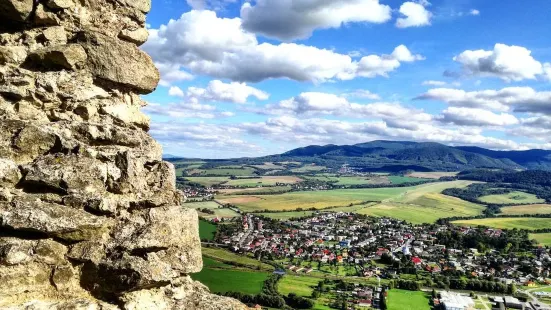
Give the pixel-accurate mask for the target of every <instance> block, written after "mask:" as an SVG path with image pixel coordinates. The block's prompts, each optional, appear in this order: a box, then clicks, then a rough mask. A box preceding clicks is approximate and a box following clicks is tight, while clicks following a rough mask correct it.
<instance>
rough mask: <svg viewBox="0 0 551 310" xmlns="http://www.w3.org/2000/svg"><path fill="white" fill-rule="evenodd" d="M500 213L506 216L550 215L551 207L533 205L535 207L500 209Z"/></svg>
mask: <svg viewBox="0 0 551 310" xmlns="http://www.w3.org/2000/svg"><path fill="white" fill-rule="evenodd" d="M501 212H502V213H503V214H506V215H517V214H551V205H548V204H535V205H524V206H512V207H503V208H501Z"/></svg>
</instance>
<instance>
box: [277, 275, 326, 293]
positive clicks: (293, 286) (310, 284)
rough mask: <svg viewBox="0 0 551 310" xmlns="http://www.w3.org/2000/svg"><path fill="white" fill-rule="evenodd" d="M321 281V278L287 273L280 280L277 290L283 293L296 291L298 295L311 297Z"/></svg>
mask: <svg viewBox="0 0 551 310" xmlns="http://www.w3.org/2000/svg"><path fill="white" fill-rule="evenodd" d="M320 281H321V279H318V278H311V277H300V276H293V275H285V276H284V277H283V278H282V279H281V280H279V282H278V284H277V291H278V292H279V293H280V294H282V295H288V294H289V293H295V294H297V295H298V296H302V297H310V296H312V292H313V291H314V288H315V287H316V286H318V283H319V282H320Z"/></svg>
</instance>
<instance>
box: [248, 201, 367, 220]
mask: <svg viewBox="0 0 551 310" xmlns="http://www.w3.org/2000/svg"><path fill="white" fill-rule="evenodd" d="M375 204H376V203H375V202H374V203H369V204H362V205H354V206H347V207H336V208H331V209H324V210H321V212H355V213H358V211H360V210H361V209H363V208H367V207H368V206H371V205H375ZM314 213H315V211H289V212H274V213H258V214H259V215H262V216H265V217H269V218H272V219H276V220H288V219H290V218H293V217H305V216H310V215H312V214H314Z"/></svg>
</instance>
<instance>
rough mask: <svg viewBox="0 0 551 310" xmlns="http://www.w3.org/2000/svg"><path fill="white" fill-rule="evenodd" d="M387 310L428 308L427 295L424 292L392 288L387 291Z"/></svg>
mask: <svg viewBox="0 0 551 310" xmlns="http://www.w3.org/2000/svg"><path fill="white" fill-rule="evenodd" d="M387 305H388V309H389V310H429V309H430V305H429V296H428V295H427V294H426V293H424V292H412V291H405V290H399V289H394V290H390V291H388V297H387Z"/></svg>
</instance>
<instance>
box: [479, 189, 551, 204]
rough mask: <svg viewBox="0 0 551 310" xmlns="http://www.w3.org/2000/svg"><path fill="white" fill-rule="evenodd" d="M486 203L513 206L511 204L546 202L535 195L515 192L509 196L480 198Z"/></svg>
mask: <svg viewBox="0 0 551 310" xmlns="http://www.w3.org/2000/svg"><path fill="white" fill-rule="evenodd" d="M478 199H479V200H480V201H482V202H485V203H493V204H511V203H519V204H520V203H544V202H545V200H544V199H541V198H538V197H537V196H536V195H534V194H529V193H525V192H520V191H513V192H510V193H508V194H501V195H486V196H482V197H479V198H478Z"/></svg>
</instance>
